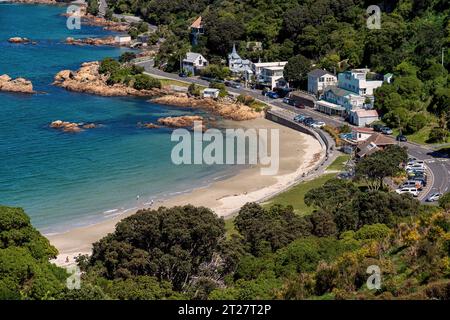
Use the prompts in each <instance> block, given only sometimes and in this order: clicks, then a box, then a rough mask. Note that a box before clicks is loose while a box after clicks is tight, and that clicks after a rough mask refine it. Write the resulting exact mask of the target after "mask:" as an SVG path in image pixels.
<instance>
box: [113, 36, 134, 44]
mask: <svg viewBox="0 0 450 320" xmlns="http://www.w3.org/2000/svg"><path fill="white" fill-rule="evenodd" d="M114 42H115V43H117V44H128V43H130V42H131V36H115V37H114Z"/></svg>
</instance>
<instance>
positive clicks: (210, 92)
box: [202, 88, 220, 99]
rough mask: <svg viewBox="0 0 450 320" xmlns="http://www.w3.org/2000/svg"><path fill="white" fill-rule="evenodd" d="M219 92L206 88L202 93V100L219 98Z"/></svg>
mask: <svg viewBox="0 0 450 320" xmlns="http://www.w3.org/2000/svg"><path fill="white" fill-rule="evenodd" d="M219 93H220V90H219V89H214V88H206V89H204V90H203V92H202V96H203V98H212V99H217V98H218V97H219Z"/></svg>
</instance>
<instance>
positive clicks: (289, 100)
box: [283, 97, 291, 105]
mask: <svg viewBox="0 0 450 320" xmlns="http://www.w3.org/2000/svg"><path fill="white" fill-rule="evenodd" d="M283 103H286V104H289V105H290V104H291V99H289V98H288V97H286V98H284V99H283Z"/></svg>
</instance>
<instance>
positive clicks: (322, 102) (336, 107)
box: [316, 100, 345, 111]
mask: <svg viewBox="0 0 450 320" xmlns="http://www.w3.org/2000/svg"><path fill="white" fill-rule="evenodd" d="M316 103H317V104H320V105H321V106H324V107H327V108H330V109H334V110H337V111H344V110H345V108H344V107H342V106H340V105H338V104H335V103H331V102H328V101H325V100H319V101H317V102H316Z"/></svg>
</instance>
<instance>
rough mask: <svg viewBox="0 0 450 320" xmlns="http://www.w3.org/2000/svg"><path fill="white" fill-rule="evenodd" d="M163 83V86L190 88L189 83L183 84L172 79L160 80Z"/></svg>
mask: <svg viewBox="0 0 450 320" xmlns="http://www.w3.org/2000/svg"><path fill="white" fill-rule="evenodd" d="M159 81H161V85H162V86H179V87H186V88H187V87H189V83H186V82H181V81H177V80H172V79H159Z"/></svg>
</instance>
